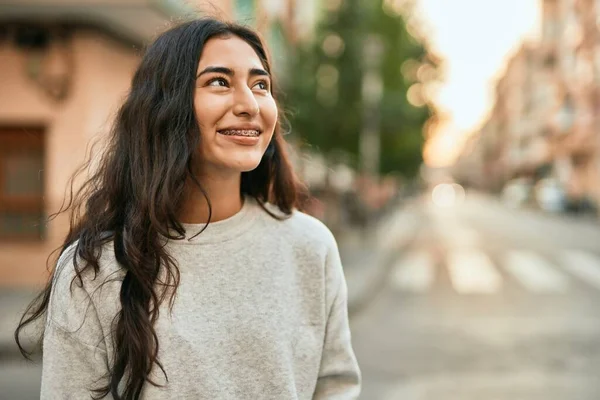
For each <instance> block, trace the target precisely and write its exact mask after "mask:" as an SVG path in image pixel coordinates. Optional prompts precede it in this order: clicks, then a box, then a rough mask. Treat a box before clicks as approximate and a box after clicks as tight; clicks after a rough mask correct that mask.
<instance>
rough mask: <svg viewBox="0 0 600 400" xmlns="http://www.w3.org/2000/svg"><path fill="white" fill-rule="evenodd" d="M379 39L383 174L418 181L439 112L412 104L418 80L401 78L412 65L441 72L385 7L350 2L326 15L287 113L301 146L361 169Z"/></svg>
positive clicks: (296, 69) (297, 61)
mask: <svg viewBox="0 0 600 400" xmlns="http://www.w3.org/2000/svg"><path fill="white" fill-rule="evenodd" d="M374 35H375V36H377V37H378V38H379V41H380V43H381V44H382V50H383V51H382V53H381V58H380V60H381V61H380V64H379V68H378V73H379V75H380V77H381V80H382V83H383V92H382V96H381V100H380V104H379V107H377V112H378V114H379V115H378V117H379V118H378V120H379V130H378V131H379V133H380V144H381V154H380V172H381V173H389V172H397V173H400V174H402V175H404V176H406V177H411V176H414V175H415V174H416V173H417V171H418V168H419V166H420V164H421V162H422V146H423V141H424V137H423V133H422V128H423V125H424V123H425V122H426V120H427V119H428V118H429V117H430V116H431V115H432V113H433V112H434V110H433V109H432V108H431V106H429V105H427V104H425V105H424V106H421V107H415V106H414V105H412V104H411V103H409V101H408V100H407V92H408V90H409V88H410V87H411V86H412V85H413V84H415V83H417V77H416V76H414V75H415V74H414V73H413V74H412V75H413V76H407V74H403V73H402V72H401V71H402V70H404V69H405V68H402V67H403V65H408V64H405V63H406V62H407V61H409V64H410V63H411V62H412V64H413V65H415V66H416V67H415V68H413V70H416V68H417V67H418V66H419V65H423V64H425V63H427V64H429V65H430V67H431V68H430V70H432V71H435V70H436V69H437V67H438V66H437V65H436V64H435V61H433V57H431V56H430V54H429V53H428V51H427V48H426V47H425V45H424V44H423V43H422V42H420V41H419V40H418V39H416V38H415V37H413V36H411V35H410V34H409V32H408V30H407V26H406V18H405V17H404V16H403V15H401V14H399V13H395V12H393V11H392V10H390V9H389V7H386V6H384V4H383V0H343V1H342V2H341V3H340V6H339V8H337V9H335V10H324V12H323V15H322V18H321V21H320V23H319V25H318V26H317V28H316V31H315V33H314V37H313V40H312V41H310V42H308V43H303V44H300V45H299V46H298V47H297V48H296V49H295V52H294V56H293V59H292V60H291V62H290V64H289V65H290V66H289V70H288V72H289V76H288V79H287V87H286V88H285V89H286V92H287V93H288V95H287V98H286V102H285V104H284V105H285V106H286V108H287V109H289V110H291V115H290V122H291V126H292V132H293V134H294V135H295V136H296V137H297V138H298V139H300V141H301V142H302V143H304V144H306V145H309V146H311V147H312V149H313V150H316V151H320V152H322V153H324V154H325V155H326V156H327V157H328V158H329V159H331V158H332V157H334V156H337V155H340V154H343V155H345V158H346V161H348V162H349V163H350V164H351V165H352V166H354V167H356V168H358V167H359V165H360V164H359V140H360V134H361V131H362V130H363V124H364V118H365V111H364V108H365V99H364V98H363V90H362V84H363V78H364V72H365V65H366V63H367V62H368V61H369V60H366V59H365V52H364V50H363V49H364V46H365V41H366V40H371V38H372V37H373V36H374ZM413 72H414V71H413ZM429 76H431V74H429Z"/></svg>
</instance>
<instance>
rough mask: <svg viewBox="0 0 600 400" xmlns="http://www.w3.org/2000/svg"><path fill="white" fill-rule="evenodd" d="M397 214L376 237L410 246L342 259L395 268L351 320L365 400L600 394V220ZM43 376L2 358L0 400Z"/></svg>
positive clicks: (495, 205) (468, 204)
mask: <svg viewBox="0 0 600 400" xmlns="http://www.w3.org/2000/svg"><path fill="white" fill-rule="evenodd" d="M415 214H418V219H415V218H413V217H411V216H414V215H415ZM389 215H390V216H389V218H385V219H384V221H383V222H384V224H382V226H384V228H383V229H384V230H386V231H385V232H383V235H382V236H381V235H380V236H381V237H383V238H385V240H386V241H388V240H390V241H392V242H393V241H394V240H396V241H398V242H401V241H405V242H406V244H405V245H403V247H402V250H396V253H397V254H393V255H392V257H389V256H387V255H386V256H385V257H384V256H383V255H380V256H377V255H375V254H370V257H369V258H365V259H364V260H363V259H361V258H360V257H358V256H357V255H356V254H354V253H352V252H349V253H347V254H346V253H345V255H346V259H348V261H350V260H352V259H354V258H356V259H357V260H358V261H357V262H356V263H355V264H356V266H354V267H351V266H349V267H348V271H347V278H350V279H348V280H349V283H353V282H354V283H355V284H354V285H349V288H351V287H353V288H355V289H357V288H358V287H359V285H356V283H357V282H360V281H361V280H363V278H364V277H366V276H367V274H366V271H370V270H373V268H372V265H371V264H374V263H376V262H381V263H385V262H389V260H391V261H392V262H391V263H390V264H389V265H388V267H389V268H382V269H381V270H382V271H384V272H383V274H382V275H381V276H382V277H384V278H385V279H382V280H380V281H383V286H382V287H380V289H379V290H378V291H376V292H375V293H376V294H375V296H374V297H372V298H370V299H368V302H367V303H366V305H363V306H362V307H360V308H357V309H358V310H359V311H357V312H356V313H354V314H353V316H352V320H351V325H352V333H353V343H354V347H355V350H356V353H357V356H358V358H359V362H360V365H361V368H362V371H363V377H364V389H363V395H362V397H361V399H365V400H500V399H503V400H504V399H510V400H541V399H544V400H596V399H598V398H600V377H599V376H598V375H599V373H598V371H600V307H598V306H597V304H599V303H600V223H599V222H597V221H593V220H584V219H582V218H573V217H567V216H562V215H549V214H543V213H540V212H535V211H525V210H512V209H509V208H507V207H505V206H503V205H502V204H500V203H499V202H498V201H496V200H494V199H492V198H489V197H486V196H484V195H479V194H471V193H469V194H468V195H467V198H466V200H465V202H464V203H462V204H460V205H455V206H453V207H447V208H440V207H436V206H434V205H433V204H432V203H431V202H429V201H427V200H424V201H422V202H420V203H419V202H416V203H414V204H412V205H411V207H410V208H409V212H404V213H394V212H391V213H390V214H389ZM395 219H397V220H398V221H395ZM415 221H416V223H415ZM396 222H397V223H396ZM386 227H387V228H386ZM400 228H405V229H404V230H403V229H400ZM407 230H408V231H411V230H412V231H413V232H412V233H413V235H410V234H407V232H406V231H407ZM388 231H389V232H388ZM401 236H402V238H401ZM407 237H412V238H413V239H411V240H407V239H406V238H407ZM388 248H389V247H388ZM355 250H356V249H355ZM359 253H360V252H359ZM367 253H369V252H367ZM367 253H365V254H367ZM357 254H358V253H357ZM361 254H362V253H361ZM361 260H362V261H361ZM365 260H368V261H365ZM377 260H378V261H377ZM385 260H388V261H385ZM348 264H350V263H348ZM361 265H362V266H363V267H365V268H364V270H365V271H363V272H361V271H360V266H361ZM386 271H387V272H386ZM353 277H354V278H353ZM39 376H40V367H39V364H37V365H30V366H27V365H26V364H25V363H24V362H23V361H21V360H18V359H16V358H9V359H5V360H2V362H0V387H1V388H2V390H0V400H4V399H11V400H12V399H22V400H25V399H35V398H38V393H39Z"/></svg>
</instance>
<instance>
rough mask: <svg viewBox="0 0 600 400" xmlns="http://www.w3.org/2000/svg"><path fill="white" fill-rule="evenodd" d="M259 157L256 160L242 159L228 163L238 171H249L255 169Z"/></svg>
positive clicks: (258, 162)
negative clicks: (241, 160) (232, 163)
mask: <svg viewBox="0 0 600 400" xmlns="http://www.w3.org/2000/svg"><path fill="white" fill-rule="evenodd" d="M260 160H261V159H260V158H259V159H257V160H244V161H243V162H239V163H236V164H234V165H230V166H229V167H230V168H231V169H233V170H236V171H238V172H249V171H252V170H255V169H256V168H257V167H258V165H259V164H260Z"/></svg>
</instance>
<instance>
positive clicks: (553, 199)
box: [534, 178, 567, 212]
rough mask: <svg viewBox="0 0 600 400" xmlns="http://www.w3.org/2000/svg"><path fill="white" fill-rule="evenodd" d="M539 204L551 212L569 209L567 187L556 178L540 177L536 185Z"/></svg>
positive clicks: (541, 207) (537, 202)
mask: <svg viewBox="0 0 600 400" xmlns="http://www.w3.org/2000/svg"><path fill="white" fill-rule="evenodd" d="M534 196H535V202H536V204H537V206H538V207H539V208H540V209H542V210H544V211H549V212H562V211H565V210H566V209H567V195H566V192H565V189H564V188H563V186H562V185H561V184H560V182H559V181H558V180H557V179H555V178H543V179H540V180H539V181H538V182H537V183H536V184H535V186H534Z"/></svg>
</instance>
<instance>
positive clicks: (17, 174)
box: [0, 128, 45, 240]
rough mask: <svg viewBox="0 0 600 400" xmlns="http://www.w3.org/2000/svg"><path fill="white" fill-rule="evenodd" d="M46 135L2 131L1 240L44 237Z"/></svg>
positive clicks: (36, 131) (32, 131) (23, 130)
mask: <svg viewBox="0 0 600 400" xmlns="http://www.w3.org/2000/svg"><path fill="white" fill-rule="evenodd" d="M43 169H44V135H43V131H42V130H41V129H30V128H0V240H3V239H27V240H40V239H42V238H43V237H44V233H45V224H44V197H43V194H44V179H43V175H44V174H43Z"/></svg>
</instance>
